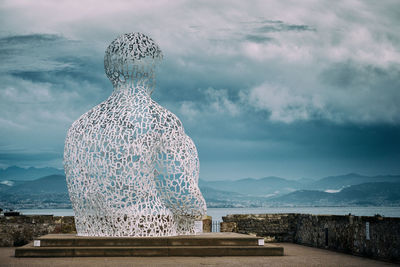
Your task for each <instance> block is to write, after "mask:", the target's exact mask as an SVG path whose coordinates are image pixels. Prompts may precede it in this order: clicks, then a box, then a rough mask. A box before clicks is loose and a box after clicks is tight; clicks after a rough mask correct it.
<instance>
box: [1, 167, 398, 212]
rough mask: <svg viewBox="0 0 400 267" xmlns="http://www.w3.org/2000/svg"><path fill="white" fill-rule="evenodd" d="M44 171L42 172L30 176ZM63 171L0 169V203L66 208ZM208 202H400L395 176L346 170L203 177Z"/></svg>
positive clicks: (246, 204)
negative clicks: (292, 176) (313, 175)
mask: <svg viewBox="0 0 400 267" xmlns="http://www.w3.org/2000/svg"><path fill="white" fill-rule="evenodd" d="M43 173H45V175H44V177H43V176H41V177H40V178H35V177H37V176H38V175H41V174H43ZM63 174H64V171H63V170H58V169H54V168H29V169H23V168H19V167H15V166H14V167H10V168H7V169H5V170H0V208H3V209H4V208H67V207H70V205H71V204H70V202H69V196H68V192H67V185H66V181H65V176H64V175H63ZM199 186H200V189H201V192H202V193H203V196H204V198H205V199H206V202H207V206H208V207H225V208H227V207H261V206H346V205H355V206H357V205H358V206H368V205H374V206H380V205H388V206H400V175H379V176H363V175H360V174H356V173H350V174H346V175H340V176H330V177H325V178H322V179H315V180H314V179H306V178H303V179H300V180H289V179H284V178H280V177H265V178H261V179H254V178H245V179H240V180H222V181H205V180H202V179H201V180H200V181H199Z"/></svg>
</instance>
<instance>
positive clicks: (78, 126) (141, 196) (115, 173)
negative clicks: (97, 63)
mask: <svg viewBox="0 0 400 267" xmlns="http://www.w3.org/2000/svg"><path fill="white" fill-rule="evenodd" d="M161 58H162V54H161V51H160V50H159V48H158V46H157V45H156V44H155V43H154V42H153V41H152V40H151V39H150V38H148V37H147V36H144V35H142V34H140V33H134V34H125V35H122V36H120V37H119V38H117V39H116V40H115V41H114V42H112V43H111V45H110V46H109V47H108V49H107V51H106V55H105V59H104V62H105V70H106V74H107V76H108V77H109V78H110V80H111V82H112V83H113V86H114V92H113V94H112V95H111V96H110V97H109V98H108V99H107V100H106V101H104V102H103V103H101V104H100V105H98V106H96V107H94V108H93V109H92V110H91V111H89V112H87V113H85V114H84V115H82V116H81V117H80V118H79V119H78V120H77V121H75V122H74V123H73V125H72V126H71V128H70V129H69V131H68V134H67V138H66V142H65V151H64V165H65V172H66V177H67V184H68V190H69V194H70V198H71V202H72V205H73V209H74V212H75V221H76V227H77V232H78V234H79V235H90V236H164V235H175V234H188V233H193V231H194V220H196V219H197V218H199V217H200V216H201V215H203V214H205V212H206V205H205V201H204V198H203V197H202V195H201V193H200V190H199V189H198V185H197V184H198V171H199V169H198V168H199V164H198V158H197V151H196V147H195V146H194V144H193V142H192V140H191V139H190V138H189V137H188V136H187V135H186V134H185V132H184V129H183V127H182V125H181V122H180V121H179V119H178V118H177V117H176V116H175V115H174V114H172V113H171V112H169V111H168V110H166V109H164V108H163V107H161V106H160V105H158V104H157V103H156V102H154V101H153V100H152V99H151V98H150V95H151V92H152V89H153V87H154V67H155V64H156V63H157V61H160V60H161Z"/></svg>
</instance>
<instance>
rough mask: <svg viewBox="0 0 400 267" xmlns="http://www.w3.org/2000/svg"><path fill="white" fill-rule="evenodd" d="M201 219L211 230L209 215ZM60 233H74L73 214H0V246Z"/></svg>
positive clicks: (25, 242)
mask: <svg viewBox="0 0 400 267" xmlns="http://www.w3.org/2000/svg"><path fill="white" fill-rule="evenodd" d="M202 221H203V232H211V224H212V218H211V216H204V218H203V219H202ZM60 233H63V234H67V233H76V229H75V220H74V216H53V215H20V216H3V215H1V216H0V247H12V246H22V245H25V244H28V243H29V242H31V241H32V240H34V239H35V238H37V237H40V236H42V235H47V234H60Z"/></svg>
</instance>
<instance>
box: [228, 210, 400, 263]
mask: <svg viewBox="0 0 400 267" xmlns="http://www.w3.org/2000/svg"><path fill="white" fill-rule="evenodd" d="M222 219H223V222H222V223H221V231H223V230H224V231H234V232H238V233H245V234H255V235H257V236H262V237H265V239H266V241H279V242H282V241H284V242H293V243H298V244H303V245H308V246H312V247H318V248H328V249H332V250H337V251H341V252H346V253H350V254H354V255H360V256H367V257H372V258H378V259H384V260H389V261H394V262H400V252H399V251H400V218H386V217H379V216H377V217H368V216H352V215H346V216H339V215H309V214H235V215H228V216H225V217H222ZM233 225H234V227H233ZM368 229H369V231H368Z"/></svg>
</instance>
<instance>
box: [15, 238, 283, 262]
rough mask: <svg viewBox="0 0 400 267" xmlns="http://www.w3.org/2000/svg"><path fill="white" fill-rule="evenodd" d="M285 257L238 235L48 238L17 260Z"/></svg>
mask: <svg viewBox="0 0 400 267" xmlns="http://www.w3.org/2000/svg"><path fill="white" fill-rule="evenodd" d="M105 256H106V257H121V256H129V257H154V256H159V257H166V256H202V257H204V256H283V247H279V246H274V245H269V244H268V245H264V242H263V239H262V238H258V237H254V236H248V235H243V234H236V233H206V234H200V235H191V236H173V237H81V236H76V235H69V234H60V235H46V236H43V237H40V238H39V239H37V240H35V241H34V242H32V243H30V244H28V245H25V246H23V247H19V248H16V249H15V257H105Z"/></svg>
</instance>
